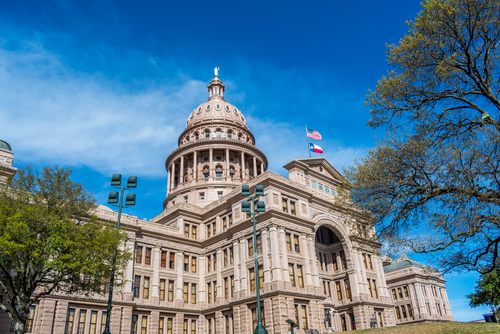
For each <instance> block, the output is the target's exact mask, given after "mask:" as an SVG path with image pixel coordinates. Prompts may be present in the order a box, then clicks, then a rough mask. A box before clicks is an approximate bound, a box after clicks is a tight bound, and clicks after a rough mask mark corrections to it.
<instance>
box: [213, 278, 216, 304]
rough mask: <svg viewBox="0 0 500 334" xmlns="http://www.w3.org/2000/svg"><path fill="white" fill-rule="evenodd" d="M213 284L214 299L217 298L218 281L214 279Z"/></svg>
mask: <svg viewBox="0 0 500 334" xmlns="http://www.w3.org/2000/svg"><path fill="white" fill-rule="evenodd" d="M212 284H213V285H214V301H215V300H216V299H217V281H213V282H212Z"/></svg>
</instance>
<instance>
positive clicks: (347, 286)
mask: <svg viewBox="0 0 500 334" xmlns="http://www.w3.org/2000/svg"><path fill="white" fill-rule="evenodd" d="M344 286H345V297H346V298H347V299H351V284H350V283H349V280H348V279H346V280H344Z"/></svg>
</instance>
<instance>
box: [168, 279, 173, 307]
mask: <svg viewBox="0 0 500 334" xmlns="http://www.w3.org/2000/svg"><path fill="white" fill-rule="evenodd" d="M168 301H169V302H173V301H174V281H170V280H169V281H168Z"/></svg>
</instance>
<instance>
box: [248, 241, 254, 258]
mask: <svg viewBox="0 0 500 334" xmlns="http://www.w3.org/2000/svg"><path fill="white" fill-rule="evenodd" d="M247 241H248V256H252V255H253V239H252V238H250V239H248V240H247Z"/></svg>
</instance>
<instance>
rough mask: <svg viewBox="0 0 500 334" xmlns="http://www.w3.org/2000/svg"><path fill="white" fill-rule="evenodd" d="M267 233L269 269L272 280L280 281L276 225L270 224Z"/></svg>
mask: <svg viewBox="0 0 500 334" xmlns="http://www.w3.org/2000/svg"><path fill="white" fill-rule="evenodd" d="M269 235H270V237H271V270H272V272H273V280H274V281H281V280H282V276H281V266H280V249H279V243H278V230H277V227H276V225H271V226H270V227H269Z"/></svg>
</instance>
